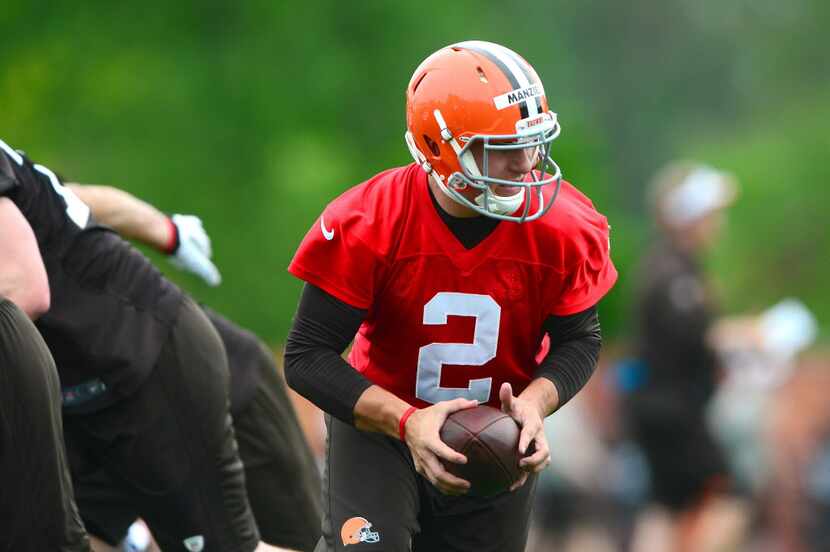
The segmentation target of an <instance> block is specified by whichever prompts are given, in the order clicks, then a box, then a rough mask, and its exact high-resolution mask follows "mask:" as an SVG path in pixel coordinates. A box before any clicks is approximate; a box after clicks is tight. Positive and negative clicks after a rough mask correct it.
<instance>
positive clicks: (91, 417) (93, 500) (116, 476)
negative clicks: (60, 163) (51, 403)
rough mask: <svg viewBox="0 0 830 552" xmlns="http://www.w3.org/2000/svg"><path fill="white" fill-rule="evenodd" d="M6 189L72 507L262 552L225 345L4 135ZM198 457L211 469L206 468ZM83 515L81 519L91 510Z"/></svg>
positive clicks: (209, 544) (208, 545)
mask: <svg viewBox="0 0 830 552" xmlns="http://www.w3.org/2000/svg"><path fill="white" fill-rule="evenodd" d="M0 150H2V152H0V156H2V157H3V158H4V161H3V163H4V165H5V167H6V168H7V170H9V171H10V172H9V174H8V176H7V179H6V180H7V182H6V183H5V184H4V195H5V196H6V197H8V198H9V199H11V200H12V202H13V203H14V205H15V206H16V207H17V209H19V211H20V212H21V213H22V214H23V216H24V217H25V219H26V222H27V223H28V225H29V226H30V227H31V229H32V230H33V232H34V235H35V237H36V238H37V241H38V246H39V249H40V253H41V257H42V259H43V265H44V267H45V268H46V274H47V276H48V279H49V287H50V308H49V311H48V312H46V313H45V314H44V315H42V316H41V317H40V318H39V319H38V320H37V328H38V330H39V331H40V333H41V335H42V336H43V337H44V341H45V342H46V344H47V345H48V347H49V349H50V351H51V352H52V355H53V357H54V359H55V364H56V366H57V368H58V373H59V376H60V379H61V386H62V397H63V406H64V438H65V442H66V449H67V456H68V459H69V465H70V469H71V471H72V476H73V484H74V485H75V487H76V502H77V505H78V509H79V511H80V513H81V517H82V518H83V519H84V521H85V525H86V526H87V528H88V530H89V531H90V532H91V533H93V534H94V533H95V531H96V528H95V527H93V526H92V525H91V523H90V521H91V520H93V519H94V517H95V516H94V515H93V512H96V511H104V512H107V511H110V510H118V509H123V508H128V509H131V510H132V509H135V510H136V511H137V513H138V514H139V515H140V516H141V517H142V518H143V519H144V520H145V521H146V522H147V524H148V525H149V526H150V527H151V529H152V530H153V534H154V536H155V538H156V539H157V540H158V542H159V543H160V544H161V546H162V548H167V549H170V550H174V549H177V548H180V547H182V546H184V547H186V548H187V549H188V550H190V551H191V552H194V551H195V552H199V551H211V550H223V551H224V550H240V551H251V550H255V549H257V550H268V549H271V548H272V547H269V546H268V545H266V544H264V543H261V542H260V540H259V533H258V530H257V527H256V522H255V520H254V517H253V514H252V513H251V509H250V506H249V504H248V498H247V492H246V489H245V483H244V472H243V467H242V463H241V461H240V460H239V454H238V449H237V444H236V441H235V439H234V433H233V428H232V425H231V417H230V414H229V411H228V408H229V405H228V368H227V360H226V354H225V350H224V347H223V345H222V341H221V339H220V338H219V336H218V335H217V333H216V331H215V330H214V329H213V326H212V325H211V324H210V322H209V320H208V319H207V317H205V315H204V314H203V313H202V311H201V309H199V307H198V306H196V305H195V304H194V303H193V301H192V300H190V299H189V298H188V297H186V296H185V295H184V294H183V293H182V292H181V291H180V290H179V289H178V288H177V287H176V286H175V285H173V284H172V283H171V282H169V281H168V280H166V279H165V278H164V277H163V276H162V275H161V274H160V273H159V272H158V271H157V270H156V269H155V268H154V267H153V266H152V265H151V264H150V262H149V261H148V260H147V259H146V258H145V257H144V256H142V255H141V254H140V253H138V252H137V251H135V250H134V249H133V248H131V247H130V246H129V244H128V243H127V242H125V241H124V240H122V239H121V238H120V237H118V235H117V234H115V233H114V232H113V231H111V230H109V229H108V228H106V227H102V226H100V225H99V224H97V223H96V221H95V219H94V218H93V217H92V216H91V214H90V211H89V207H88V206H87V205H86V204H84V203H83V202H82V201H80V200H79V199H78V198H77V196H75V195H74V194H73V193H72V192H71V191H70V190H68V189H67V188H65V187H64V186H63V184H62V182H61V180H60V179H59V178H58V177H57V176H56V175H55V173H54V172H52V171H51V170H50V169H48V168H47V167H44V166H43V165H37V164H33V163H32V162H31V161H30V160H29V159H28V158H27V157H26V156H25V155H23V154H22V153H20V152H19V151H15V150H14V149H12V148H11V147H9V146H8V145H7V144H5V143H4V142H2V141H0ZM206 459H207V461H206ZM88 514H89V516H88Z"/></svg>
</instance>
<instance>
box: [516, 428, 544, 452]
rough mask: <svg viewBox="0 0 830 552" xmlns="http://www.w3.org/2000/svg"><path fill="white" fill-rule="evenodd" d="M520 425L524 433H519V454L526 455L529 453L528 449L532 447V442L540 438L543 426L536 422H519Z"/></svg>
mask: <svg viewBox="0 0 830 552" xmlns="http://www.w3.org/2000/svg"><path fill="white" fill-rule="evenodd" d="M519 424H520V425H521V426H522V431H521V433H519V453H520V454H525V453H527V447H529V446H530V442H531V441H533V440H534V439H536V438H537V437H538V435H539V433H540V432H541V430H542V426H541V424H538V423H536V422H525V423H524V424H522V422H521V421H519Z"/></svg>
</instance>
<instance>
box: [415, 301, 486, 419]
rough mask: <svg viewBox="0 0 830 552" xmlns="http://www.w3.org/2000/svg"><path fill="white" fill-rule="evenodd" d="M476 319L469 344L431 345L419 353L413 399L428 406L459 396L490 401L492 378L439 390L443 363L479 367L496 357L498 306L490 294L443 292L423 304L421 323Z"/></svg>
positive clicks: (432, 323)
mask: <svg viewBox="0 0 830 552" xmlns="http://www.w3.org/2000/svg"><path fill="white" fill-rule="evenodd" d="M450 315H454V316H472V317H474V318H475V319H476V324H475V331H474V336H473V342H472V343H430V344H429V345H424V346H423V347H421V349H420V350H419V352H418V375H417V380H416V387H415V396H416V397H418V398H419V399H421V400H422V401H426V402H429V403H437V402H440V401H449V400H452V399H456V398H458V397H461V398H464V399H474V400H477V401H479V402H480V403H484V402H487V401H488V400H489V399H490V390H491V388H492V386H493V378H480V379H473V380H470V383H469V384H468V385H467V387H441V369H442V368H443V365H444V364H457V365H463V366H481V365H483V364H486V363H487V362H489V361H490V360H492V359H494V358H495V357H496V349H497V348H498V342H499V322H500V320H501V307H500V306H499V304H498V303H496V301H495V300H494V299H493V298H492V297H490V296H489V295H478V294H473V293H456V292H448V291H442V292H439V293H436V294H435V297H433V298H432V299H430V300H429V302H427V304H426V305H424V324H430V325H443V324H446V323H447V316H450Z"/></svg>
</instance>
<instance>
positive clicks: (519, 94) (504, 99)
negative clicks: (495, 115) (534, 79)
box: [493, 83, 545, 111]
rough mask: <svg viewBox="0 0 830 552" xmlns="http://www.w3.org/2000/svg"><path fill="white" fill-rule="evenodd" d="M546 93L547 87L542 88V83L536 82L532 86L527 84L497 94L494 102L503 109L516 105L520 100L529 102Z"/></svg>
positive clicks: (498, 107)
mask: <svg viewBox="0 0 830 552" xmlns="http://www.w3.org/2000/svg"><path fill="white" fill-rule="evenodd" d="M544 95H545V89H544V88H542V85H541V84H540V83H536V84H531V85H530V86H525V87H524V88H517V89H516V90H511V91H510V92H507V93H506V94H502V95H501V96H496V97H495V98H493V103H494V104H495V105H496V109H498V110H499V111H501V110H502V109H506V108H508V107H510V106H511V105H516V104H517V103H519V102H528V101H530V100H532V99H534V98H537V97H539V96H544Z"/></svg>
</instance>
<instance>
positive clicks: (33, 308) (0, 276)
mask: <svg viewBox="0 0 830 552" xmlns="http://www.w3.org/2000/svg"><path fill="white" fill-rule="evenodd" d="M0 229H2V230H1V231H2V239H0V259H2V262H0V296H3V297H6V298H7V299H9V300H10V301H11V302H13V303H14V304H16V305H17V306H18V307H19V308H20V310H22V311H23V312H25V313H26V314H27V315H28V316H29V318H31V319H32V320H35V319H37V318H38V317H39V316H41V315H42V314H44V313H45V312H46V311H48V310H49V301H50V296H49V279H48V277H47V276H46V268H44V266H43V259H42V258H41V256H40V249H38V245H37V240H36V239H35V235H34V232H32V228H31V226H29V223H28V222H26V219H25V218H24V217H23V213H21V212H20V210H19V209H18V208H17V206H16V205H15V204H14V203H13V202H12V200H10V199H9V198H7V197H0Z"/></svg>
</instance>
